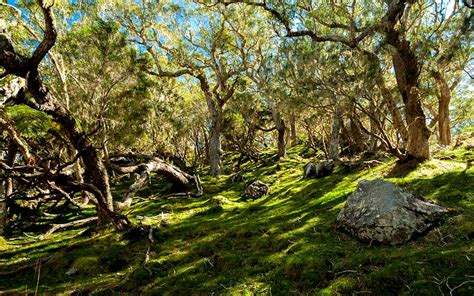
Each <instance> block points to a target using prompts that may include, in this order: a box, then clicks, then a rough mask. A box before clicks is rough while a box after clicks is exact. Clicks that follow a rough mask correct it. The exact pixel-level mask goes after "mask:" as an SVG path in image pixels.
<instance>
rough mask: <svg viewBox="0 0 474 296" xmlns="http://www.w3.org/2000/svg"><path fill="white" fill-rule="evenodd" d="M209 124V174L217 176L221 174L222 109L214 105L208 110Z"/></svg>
mask: <svg viewBox="0 0 474 296" xmlns="http://www.w3.org/2000/svg"><path fill="white" fill-rule="evenodd" d="M209 111H210V113H211V126H210V129H209V166H210V174H211V175H212V176H214V177H218V176H219V175H220V174H221V154H222V147H221V134H222V124H223V122H222V121H223V110H222V109H221V108H219V107H217V106H214V107H213V108H211V109H210V110H209Z"/></svg>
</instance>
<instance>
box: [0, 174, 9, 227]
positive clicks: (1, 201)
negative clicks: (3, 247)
mask: <svg viewBox="0 0 474 296" xmlns="http://www.w3.org/2000/svg"><path fill="white" fill-rule="evenodd" d="M5 182H7V181H6V180H0V235H2V234H3V229H4V228H5V225H6V224H7V199H6V194H5Z"/></svg>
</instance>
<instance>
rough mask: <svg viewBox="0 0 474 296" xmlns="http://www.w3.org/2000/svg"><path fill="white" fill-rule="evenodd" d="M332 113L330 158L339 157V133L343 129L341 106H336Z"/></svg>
mask: <svg viewBox="0 0 474 296" xmlns="http://www.w3.org/2000/svg"><path fill="white" fill-rule="evenodd" d="M335 108H336V109H335V110H334V113H333V115H332V126H331V142H330V143H329V155H328V156H329V159H333V160H337V159H339V133H340V130H341V122H342V120H341V113H342V112H341V109H340V107H339V106H336V107H335Z"/></svg>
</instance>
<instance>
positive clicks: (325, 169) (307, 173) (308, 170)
mask: <svg viewBox="0 0 474 296" xmlns="http://www.w3.org/2000/svg"><path fill="white" fill-rule="evenodd" d="M303 170H304V175H303V177H304V178H322V177H326V176H330V175H332V172H333V170H334V162H333V161H332V160H327V161H321V162H319V163H317V164H316V163H313V162H309V163H307V164H306V165H305V166H304V168H303Z"/></svg>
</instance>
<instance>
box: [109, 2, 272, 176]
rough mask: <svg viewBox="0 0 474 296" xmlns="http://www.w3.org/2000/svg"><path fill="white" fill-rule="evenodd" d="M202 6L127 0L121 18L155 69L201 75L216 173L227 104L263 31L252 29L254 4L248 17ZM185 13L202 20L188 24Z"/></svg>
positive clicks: (178, 74) (175, 74)
mask: <svg viewBox="0 0 474 296" xmlns="http://www.w3.org/2000/svg"><path fill="white" fill-rule="evenodd" d="M196 8H197V10H196V12H195V14H190V13H188V12H186V11H184V8H183V7H180V6H177V5H175V4H172V3H160V4H151V3H148V2H142V3H128V2H127V3H126V4H125V7H124V10H123V11H121V12H120V13H119V14H118V15H117V18H118V19H119V21H120V22H121V24H122V26H123V27H124V28H125V29H126V30H127V32H128V34H130V38H131V40H132V41H133V42H134V43H135V44H136V45H137V47H139V48H143V49H144V50H146V51H147V52H148V54H149V56H150V57H151V59H152V63H150V68H151V69H148V73H149V74H150V75H153V76H156V77H164V78H178V77H181V76H190V77H192V78H193V79H194V81H197V83H198V85H199V87H200V90H201V95H202V96H203V97H204V99H205V101H206V103H207V108H208V112H209V163H210V173H211V174H212V175H213V176H219V175H220V173H221V156H222V151H221V133H222V129H223V126H222V125H223V118H224V117H223V116H224V111H225V107H226V105H227V103H228V102H229V101H230V100H231V99H232V98H233V96H234V93H235V91H236V89H237V88H238V87H239V86H240V84H241V83H242V77H243V76H244V73H245V71H246V70H247V69H248V68H249V67H251V64H252V63H253V62H254V60H255V54H254V52H253V50H255V49H256V48H257V47H258V46H259V44H260V43H261V42H262V37H263V36H259V32H257V31H256V29H251V27H252V22H253V23H254V22H255V20H252V15H253V14H252V12H251V10H249V9H247V10H244V11H241V12H240V13H241V14H242V13H243V14H245V17H242V15H240V16H239V15H238V14H236V13H235V11H228V12H225V11H223V10H221V9H213V8H207V7H200V6H199V7H196ZM178 16H179V17H178ZM183 16H184V18H185V19H184V20H186V21H188V22H195V23H196V25H195V26H191V27H183V26H182V21H184V20H181V17H183ZM163 20H165V21H166V22H163ZM177 20H178V21H177Z"/></svg>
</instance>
